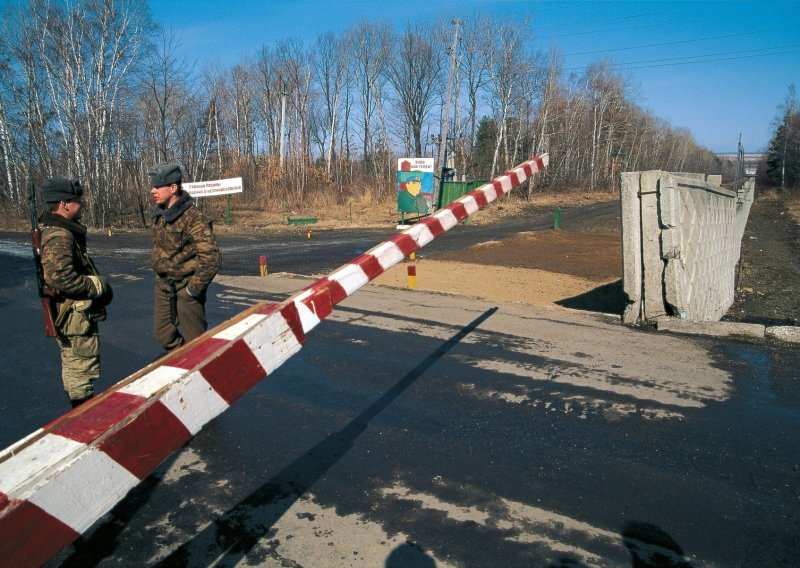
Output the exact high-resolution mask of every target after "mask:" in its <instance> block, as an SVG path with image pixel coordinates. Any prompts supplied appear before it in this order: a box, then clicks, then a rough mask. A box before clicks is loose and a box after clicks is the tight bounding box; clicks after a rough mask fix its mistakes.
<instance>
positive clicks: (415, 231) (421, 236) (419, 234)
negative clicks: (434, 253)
mask: <svg viewBox="0 0 800 568" xmlns="http://www.w3.org/2000/svg"><path fill="white" fill-rule="evenodd" d="M403 232H404V233H405V234H407V235H408V236H409V237H411V238H412V239H414V241H415V242H416V243H417V244H418V245H419V246H420V247H424V246H425V245H427V244H428V243H429V242H431V241H432V240H433V238H434V237H433V233H431V230H430V229H429V228H428V227H427V226H426V225H423V224H422V223H420V224H418V225H413V226H412V227H410V228H408V229H406V230H405V231H403Z"/></svg>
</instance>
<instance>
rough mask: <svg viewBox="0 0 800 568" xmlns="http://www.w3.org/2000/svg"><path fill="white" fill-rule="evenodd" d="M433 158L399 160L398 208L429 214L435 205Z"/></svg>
mask: <svg viewBox="0 0 800 568" xmlns="http://www.w3.org/2000/svg"><path fill="white" fill-rule="evenodd" d="M433 162H434V159H433V158H400V159H399V160H397V210H398V211H400V212H401V213H418V214H420V215H427V214H428V213H430V212H431V210H432V205H433Z"/></svg>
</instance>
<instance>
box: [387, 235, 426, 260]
mask: <svg viewBox="0 0 800 568" xmlns="http://www.w3.org/2000/svg"><path fill="white" fill-rule="evenodd" d="M389 242H393V243H394V244H396V245H397V247H398V248H399V249H400V252H402V253H403V258H405V257H407V256H408V255H409V254H411V253H412V252H414V251H416V250H417V249H419V245H418V244H417V241H415V240H414V239H412V238H411V236H410V235H407V234H406V233H397V234H396V235H395V236H393V237H392V238H391V239H389Z"/></svg>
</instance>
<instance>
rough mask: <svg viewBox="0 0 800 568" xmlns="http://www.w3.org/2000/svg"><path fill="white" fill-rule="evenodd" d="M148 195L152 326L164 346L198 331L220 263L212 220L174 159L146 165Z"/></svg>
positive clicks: (202, 326)
mask: <svg viewBox="0 0 800 568" xmlns="http://www.w3.org/2000/svg"><path fill="white" fill-rule="evenodd" d="M147 174H148V175H149V176H150V186H151V188H150V196H151V197H152V199H153V202H154V203H155V205H154V206H153V209H152V210H151V211H150V218H151V219H153V251H152V254H151V263H152V266H153V270H154V271H155V273H156V285H155V304H154V325H153V330H154V333H155V336H156V340H158V343H159V344H160V345H161V347H163V348H164V349H166V350H171V349H175V348H176V347H180V346H181V345H183V344H184V343H185V342H187V341H191V340H192V339H194V338H195V337H198V336H200V335H202V334H203V333H204V332H205V331H206V329H207V327H208V324H207V323H206V307H205V306H206V290H207V288H208V285H209V284H211V281H212V280H213V279H214V276H216V274H217V272H218V271H219V268H220V266H221V264H222V259H221V257H220V252H219V247H218V246H217V243H216V240H215V239H214V231H213V229H212V227H211V223H209V221H208V220H207V219H206V217H205V215H203V213H202V212H201V211H200V210H199V209H197V207H195V206H194V200H193V199H192V198H191V197H190V196H189V194H188V193H187V192H186V191H184V190H183V189H182V187H181V184H182V179H183V174H182V172H181V168H180V166H179V165H178V164H174V163H164V164H158V165H156V166H153V167H152V168H150V169H149V170H148V172H147Z"/></svg>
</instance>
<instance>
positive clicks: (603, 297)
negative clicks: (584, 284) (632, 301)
mask: <svg viewBox="0 0 800 568" xmlns="http://www.w3.org/2000/svg"><path fill="white" fill-rule="evenodd" d="M556 304H558V305H559V306H563V307H565V308H571V309H573V310H584V311H587V312H601V313H604V314H619V315H620V316H621V315H622V313H623V312H624V311H625V306H627V305H628V297H627V296H626V295H625V292H624V290H623V288H622V279H619V280H617V281H615V282H609V283H608V284H603V285H602V286H598V287H597V288H594V289H593V290H589V291H588V292H584V293H583V294H580V295H578V296H573V297H571V298H564V299H563V300H559V301H557V302H556Z"/></svg>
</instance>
